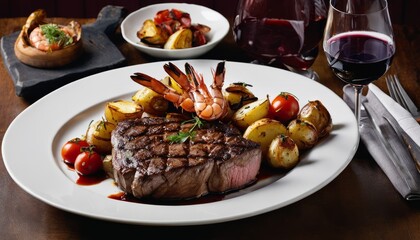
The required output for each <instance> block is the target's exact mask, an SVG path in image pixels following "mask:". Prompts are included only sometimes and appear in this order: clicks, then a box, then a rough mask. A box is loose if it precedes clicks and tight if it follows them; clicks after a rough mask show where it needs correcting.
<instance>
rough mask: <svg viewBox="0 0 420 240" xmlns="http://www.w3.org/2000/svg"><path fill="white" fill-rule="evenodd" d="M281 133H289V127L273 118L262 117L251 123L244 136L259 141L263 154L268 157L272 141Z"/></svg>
mask: <svg viewBox="0 0 420 240" xmlns="http://www.w3.org/2000/svg"><path fill="white" fill-rule="evenodd" d="M280 134H287V129H286V127H285V126H284V125H283V124H282V123H280V122H279V121H277V120H274V119H271V118H262V119H260V120H257V121H255V122H254V123H252V124H251V125H249V127H248V128H247V129H246V130H245V132H244V135H243V136H244V138H246V139H249V140H251V141H254V142H257V143H259V144H260V145H261V150H262V153H263V156H264V157H267V154H268V148H269V147H270V143H271V142H272V141H273V139H274V138H275V137H277V136H278V135H280Z"/></svg>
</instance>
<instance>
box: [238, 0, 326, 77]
mask: <svg viewBox="0 0 420 240" xmlns="http://www.w3.org/2000/svg"><path fill="white" fill-rule="evenodd" d="M326 17H327V9H326V6H325V3H324V0H239V2H238V8H237V15H236V17H235V21H234V25H233V34H234V37H235V41H236V42H237V44H238V46H239V47H240V48H241V49H243V50H244V51H245V52H246V53H247V54H248V55H250V56H251V57H252V58H253V59H255V60H254V61H253V62H254V63H260V64H264V65H270V66H274V67H280V68H284V69H288V70H291V71H294V72H297V73H300V74H302V75H305V76H307V77H309V78H312V79H318V75H317V74H316V73H315V72H314V71H312V70H310V69H309V68H310V67H311V66H312V64H313V62H314V61H315V58H316V57H317V55H318V44H319V42H320V41H321V39H322V35H323V31H324V27H325V22H326Z"/></svg>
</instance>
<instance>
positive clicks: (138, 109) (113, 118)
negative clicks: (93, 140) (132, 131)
mask: <svg viewBox="0 0 420 240" xmlns="http://www.w3.org/2000/svg"><path fill="white" fill-rule="evenodd" d="M142 115H143V107H142V106H141V105H139V104H137V103H135V102H132V101H127V100H117V101H113V102H108V103H107V104H106V106H105V119H106V120H107V121H108V122H110V123H113V124H117V123H118V122H119V121H122V120H125V119H130V118H140V117H141V116H142Z"/></svg>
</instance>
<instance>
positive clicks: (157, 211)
mask: <svg viewBox="0 0 420 240" xmlns="http://www.w3.org/2000/svg"><path fill="white" fill-rule="evenodd" d="M174 63H175V64H176V65H178V66H180V67H182V68H183V64H184V63H185V61H175V62H174ZM189 63H191V64H192V65H193V66H194V67H195V68H196V70H197V71H198V72H202V73H203V74H204V77H205V79H206V81H207V83H209V80H211V72H210V68H215V67H216V65H217V63H218V61H215V60H189ZM163 64H164V62H155V63H150V64H142V65H135V66H129V67H124V68H120V69H115V70H110V71H107V72H102V73H99V74H96V75H92V76H89V77H86V78H83V79H81V80H78V81H75V82H73V83H70V84H68V85H66V86H64V87H62V88H60V89H58V90H56V91H54V92H52V93H50V94H49V95H47V96H45V97H43V98H42V99H40V100H39V101H37V102H35V103H34V104H32V105H31V106H30V107H28V108H27V109H26V110H24V111H23V112H22V113H21V114H20V115H19V116H18V117H16V119H15V120H14V121H13V122H12V124H11V125H10V126H9V128H8V129H7V131H6V133H5V136H4V139H3V145H2V151H3V159H4V163H5V166H6V168H7V170H8V172H9V174H10V175H11V177H12V178H13V180H14V181H15V182H16V183H17V184H18V185H19V186H20V187H22V188H23V189H24V190H25V191H27V192H28V193H30V194H31V195H33V196H35V197H36V198H38V199H40V200H42V201H44V202H46V203H48V204H50V205H52V206H55V207H57V208H60V209H63V210H66V211H69V212H73V213H76V214H81V215H85V216H89V217H93V218H99V219H105V220H111V221H118V222H125V223H135V224H147V225H193V224H207V223H216V222H224V221H230V220H235V219H240V218H245V217H250V216H254V215H257V214H261V213H264V212H268V211H271V210H274V209H277V208H280V207H284V206H286V205H288V204H291V203H293V202H296V201H298V200H300V199H302V198H304V197H306V196H309V195H310V194H312V193H314V192H315V191H317V190H319V189H321V188H322V187H324V186H325V185H326V184H328V183H329V182H331V181H332V180H333V179H334V178H335V177H336V176H337V175H338V174H339V173H340V172H341V171H342V170H343V169H344V168H345V167H346V166H347V164H348V163H349V162H350V160H351V159H352V158H353V156H354V154H355V152H356V150H357V146H358V143H359V133H358V128H357V124H356V121H355V117H354V116H353V113H352V112H351V111H350V109H349V108H348V107H347V105H346V104H345V103H344V102H343V101H342V99H341V98H340V97H339V96H337V95H336V94H335V93H333V92H332V91H331V90H329V89H328V88H326V87H324V86H323V85H321V84H319V83H317V82H315V81H312V80H310V79H307V78H305V77H302V76H300V75H297V74H294V73H291V72H288V71H283V70H280V69H276V68H272V67H266V66H261V65H254V64H247V63H236V62H226V77H225V84H229V83H232V82H246V83H249V84H252V85H253V86H254V87H253V89H252V90H253V91H254V92H255V94H256V95H257V96H259V97H265V96H266V95H267V94H269V95H270V96H275V95H276V94H278V93H280V92H281V91H287V92H291V93H293V94H295V95H296V96H297V97H298V98H299V103H300V104H301V106H303V105H304V104H306V103H307V102H308V101H309V100H315V99H319V100H321V101H322V102H323V103H324V105H325V106H326V107H327V109H328V110H329V111H330V113H331V116H332V119H333V123H334V129H333V131H332V133H331V134H330V135H329V136H328V137H327V138H326V139H323V140H322V142H320V143H319V144H318V145H317V146H316V147H315V148H314V149H312V150H311V151H309V152H308V153H306V154H304V157H303V159H302V161H301V162H300V163H299V164H298V166H297V167H296V168H294V169H293V170H292V171H291V172H290V173H289V174H288V175H286V176H285V177H283V178H281V179H279V180H277V181H275V182H273V183H272V184H269V185H267V186H265V187H263V188H260V189H257V190H254V191H252V192H249V193H247V194H245V195H242V196H238V197H234V198H230V199H227V200H222V201H217V202H211V203H205V204H197V205H183V206H161V205H148V204H140V203H131V202H124V201H119V200H113V199H110V198H108V196H109V195H110V194H114V193H117V192H119V189H118V188H117V187H116V186H115V185H114V184H113V182H112V180H110V179H109V180H106V181H104V182H102V183H100V184H97V185H93V186H81V185H77V184H75V180H76V174H75V173H74V172H73V171H70V170H69V169H67V166H66V165H65V164H64V163H63V162H62V160H61V157H60V148H61V146H62V145H63V144H64V143H65V142H66V141H67V140H69V139H71V138H73V137H79V136H81V135H82V134H83V133H84V132H85V129H86V128H87V126H88V124H89V122H90V121H91V120H98V119H100V118H101V117H102V116H103V109H104V103H105V102H107V101H110V100H116V99H129V98H130V97H131V95H132V94H133V93H134V92H136V91H137V90H138V89H139V88H141V86H140V85H138V84H136V83H134V82H133V81H132V80H131V79H130V77H129V76H130V75H131V74H132V73H134V72H143V73H146V74H149V75H152V76H154V77H156V78H158V79H159V78H162V77H164V76H165V75H166V74H165V72H164V70H163V68H162V66H163Z"/></svg>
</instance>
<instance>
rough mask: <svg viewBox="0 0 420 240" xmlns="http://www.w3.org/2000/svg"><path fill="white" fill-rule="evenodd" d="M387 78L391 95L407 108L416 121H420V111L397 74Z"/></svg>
mask: <svg viewBox="0 0 420 240" xmlns="http://www.w3.org/2000/svg"><path fill="white" fill-rule="evenodd" d="M385 79H386V85H387V86H388V90H389V93H390V95H391V97H392V98H393V99H394V100H395V101H396V102H397V103H399V104H400V105H401V106H402V107H403V108H405V109H407V111H409V112H410V113H411V115H412V116H413V117H414V118H415V119H416V121H417V122H419V123H420V111H419V109H418V108H417V106H416V105H415V104H414V102H413V101H412V100H411V98H410V97H409V96H408V94H407V92H406V91H405V90H404V88H403V87H402V85H401V83H400V81H399V80H398V77H397V75H390V76H386V77H385Z"/></svg>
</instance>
